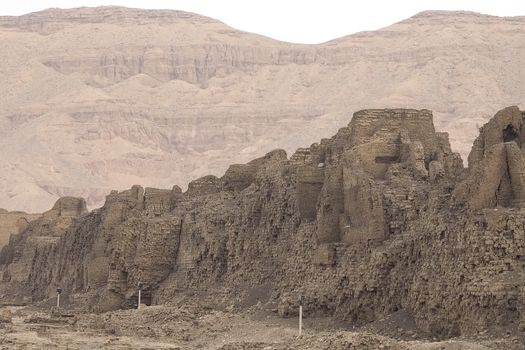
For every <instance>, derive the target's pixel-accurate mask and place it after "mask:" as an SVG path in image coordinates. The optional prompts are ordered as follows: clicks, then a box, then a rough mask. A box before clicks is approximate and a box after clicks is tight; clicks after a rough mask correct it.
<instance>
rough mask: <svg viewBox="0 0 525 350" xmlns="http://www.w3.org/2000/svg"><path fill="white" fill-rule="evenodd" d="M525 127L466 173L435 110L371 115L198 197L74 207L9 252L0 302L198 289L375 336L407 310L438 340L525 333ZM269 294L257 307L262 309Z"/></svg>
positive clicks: (214, 183) (275, 154)
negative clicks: (495, 331) (59, 291)
mask: <svg viewBox="0 0 525 350" xmlns="http://www.w3.org/2000/svg"><path fill="white" fill-rule="evenodd" d="M524 125H525V113H524V112H521V111H520V110H519V109H518V108H517V107H509V108H506V109H504V110H502V111H500V112H499V113H498V114H496V116H495V117H494V118H493V119H492V120H491V121H489V122H488V123H487V124H486V125H485V126H483V127H482V128H481V129H480V135H479V137H478V138H477V140H476V141H475V143H474V146H473V148H472V152H471V153H470V156H469V159H468V168H464V166H463V162H462V160H461V158H460V156H459V155H458V154H457V153H454V152H452V151H451V149H450V145H449V141H448V136H447V134H446V133H442V132H436V131H435V129H434V125H433V121H432V113H431V112H430V111H428V110H401V109H399V110H396V109H394V110H363V111H359V112H357V113H355V114H354V117H353V118H352V120H351V122H350V123H349V125H348V126H347V127H343V128H341V129H340V130H339V132H338V133H337V134H336V135H335V136H333V137H332V138H331V139H323V140H321V141H320V142H319V143H315V144H313V145H311V146H310V147H308V148H302V149H299V150H297V152H296V153H294V154H293V155H291V156H290V157H289V158H288V156H287V155H286V153H285V152H284V151H282V150H275V151H272V152H270V153H268V154H266V155H265V156H264V157H261V158H258V159H255V160H253V161H251V162H250V163H247V164H243V165H232V166H231V167H230V168H229V169H228V170H227V171H226V173H225V174H224V176H223V177H221V178H217V177H215V176H207V177H203V178H201V179H198V180H195V181H193V182H191V183H190V184H189V186H188V190H187V191H186V192H182V191H181V189H180V188H178V187H174V188H173V189H172V190H159V189H151V188H146V189H143V188H141V187H139V186H134V187H133V188H131V189H130V190H127V191H124V192H120V193H117V192H113V193H111V194H110V195H108V197H107V199H106V203H105V205H104V206H103V207H102V208H100V209H96V210H94V211H92V212H89V213H88V212H87V211H86V209H85V203H84V201H83V200H82V199H77V198H62V199H60V200H59V201H58V202H57V203H56V205H55V207H54V208H53V209H52V210H50V211H48V212H47V213H45V214H44V215H43V216H42V217H41V218H40V219H38V220H36V221H33V222H31V223H30V224H29V225H28V227H27V229H26V230H24V231H23V232H22V233H20V234H18V235H14V236H12V237H11V239H10V242H9V244H8V245H7V246H5V247H4V248H3V249H2V252H1V254H0V276H1V278H2V282H1V284H0V296H1V297H2V299H5V300H13V301H18V302H36V301H39V300H45V299H46V298H50V297H52V296H53V294H54V291H55V289H56V287H57V286H61V287H62V288H63V290H64V294H65V298H66V299H67V300H68V303H69V304H70V305H71V307H74V306H75V305H76V306H79V305H84V306H88V307H89V308H91V309H92V310H94V311H104V310H111V309H116V308H122V307H131V306H133V304H134V303H135V302H136V298H137V295H136V293H137V291H136V289H137V288H136V286H137V283H138V282H139V281H140V282H142V283H143V284H144V297H145V300H146V302H147V303H153V304H162V303H167V302H169V301H170V298H172V297H173V296H174V295H177V294H178V293H187V292H191V291H198V292H200V293H208V294H209V295H214V296H216V300H217V302H219V303H220V302H225V303H231V302H232V301H233V302H236V303H239V304H243V305H248V304H249V302H250V301H252V302H257V301H262V302H268V303H274V304H276V305H277V309H278V310H279V313H280V314H281V315H283V316H286V315H291V314H293V313H294V312H295V310H296V306H297V295H298V294H299V293H300V294H303V295H304V307H305V313H306V314H308V315H327V316H333V317H337V318H340V319H342V320H346V321H348V322H351V323H354V324H364V323H366V322H370V321H373V320H376V319H378V318H381V317H384V316H385V315H388V314H390V313H392V312H396V311H398V310H404V311H406V312H407V313H409V314H410V315H412V316H413V317H414V319H415V321H416V323H417V325H418V327H420V328H421V329H424V330H426V331H428V332H430V333H432V334H435V335H439V336H444V337H446V336H452V335H457V334H470V333H474V332H477V331H480V330H483V329H486V328H488V327H496V328H498V327H499V328H501V329H509V328H513V329H517V330H519V329H522V330H523V329H524V328H525V304H524V302H525V269H524V267H525V226H524V223H525V210H524V208H523V207H524V206H525V189H524V184H525V178H524V176H525V174H524V168H523V167H524V166H525V163H524V161H523V160H524V159H523V157H524V151H523V148H522V145H523V143H524V142H525V126H524ZM253 295H257V298H256V300H255V299H254V298H252V296H253Z"/></svg>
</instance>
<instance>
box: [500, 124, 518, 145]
mask: <svg viewBox="0 0 525 350" xmlns="http://www.w3.org/2000/svg"><path fill="white" fill-rule="evenodd" d="M518 136H519V135H518V133H517V131H516V129H514V127H513V126H512V124H509V125H507V127H506V128H505V129H503V142H511V141H515V140H517V139H518Z"/></svg>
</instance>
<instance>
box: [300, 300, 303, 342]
mask: <svg viewBox="0 0 525 350" xmlns="http://www.w3.org/2000/svg"><path fill="white" fill-rule="evenodd" d="M302 333H303V296H302V295H299V336H301V334H302Z"/></svg>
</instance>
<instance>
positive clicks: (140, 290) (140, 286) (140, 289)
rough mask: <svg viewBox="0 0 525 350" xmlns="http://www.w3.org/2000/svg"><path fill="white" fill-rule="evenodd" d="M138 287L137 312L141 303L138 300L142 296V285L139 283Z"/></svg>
mask: <svg viewBox="0 0 525 350" xmlns="http://www.w3.org/2000/svg"><path fill="white" fill-rule="evenodd" d="M138 287H139V298H138V303H137V310H139V309H140V303H141V300H140V299H141V296H142V295H141V294H142V283H141V282H139V284H138Z"/></svg>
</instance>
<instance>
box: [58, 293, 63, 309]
mask: <svg viewBox="0 0 525 350" xmlns="http://www.w3.org/2000/svg"><path fill="white" fill-rule="evenodd" d="M60 294H62V288H57V309H58V308H60Z"/></svg>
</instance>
